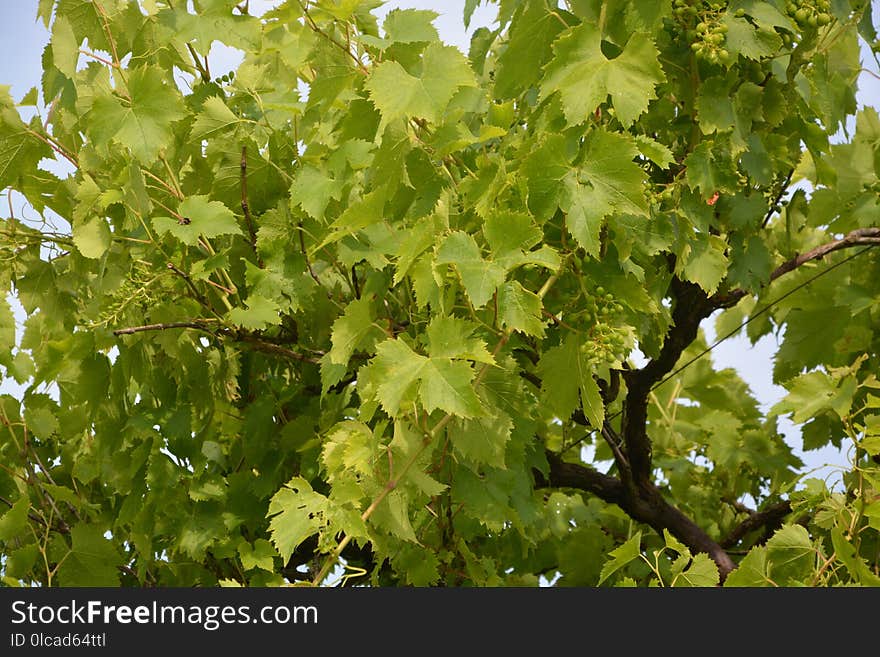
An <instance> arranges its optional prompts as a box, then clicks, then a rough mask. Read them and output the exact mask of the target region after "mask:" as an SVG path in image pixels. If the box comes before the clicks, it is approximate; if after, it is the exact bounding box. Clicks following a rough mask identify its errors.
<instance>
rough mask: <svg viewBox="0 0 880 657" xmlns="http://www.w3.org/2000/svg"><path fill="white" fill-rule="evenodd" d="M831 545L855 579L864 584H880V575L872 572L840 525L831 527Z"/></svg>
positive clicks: (839, 559) (838, 558)
mask: <svg viewBox="0 0 880 657" xmlns="http://www.w3.org/2000/svg"><path fill="white" fill-rule="evenodd" d="M831 545H832V546H833V547H834V554H835V555H836V556H837V560H838V561H840V562H841V563H842V564H843V565H844V566H846V569H847V571H848V572H849V574H850V577H852V579H853V581H855V582H858V583H859V584H861V585H862V586H880V577H878V576H877V575H875V574H874V573H873V572H871V569H870V568H869V567H868V564H866V563H865V560H864V559H863V558H862V556H861V555H860V554H859V553H858V550H857V549H856V546H855V545H853V544H852V542H851V541H848V540H847V539H846V537H845V536H844V535H843V530H842V529H841V528H840V527H832V528H831Z"/></svg>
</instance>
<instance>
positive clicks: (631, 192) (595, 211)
mask: <svg viewBox="0 0 880 657" xmlns="http://www.w3.org/2000/svg"><path fill="white" fill-rule="evenodd" d="M636 155H638V150H637V149H636V147H635V145H634V144H633V143H632V142H631V141H630V140H629V139H627V138H626V137H622V136H620V135H617V134H613V133H610V132H606V131H605V130H595V131H593V132H592V133H590V135H589V136H588V137H587V140H586V152H585V155H584V162H583V164H582V165H581V167H580V169H578V170H577V171H576V172H572V173H570V174H568V175H566V177H565V179H564V181H563V182H564V193H563V194H562V198H561V199H560V207H561V208H562V209H563V210H564V211H565V212H566V213H567V215H568V217H567V222H566V225H567V227H568V230H569V232H570V233H571V234H572V236H573V237H574V238H575V239H576V240H577V241H578V244H580V245H581V246H582V247H583V248H584V250H585V251H587V253H589V254H590V255H592V256H594V257H595V256H598V255H599V234H600V231H601V229H602V224H603V221H604V219H605V218H606V217H607V216H609V215H610V214H612V213H622V214H629V215H635V216H644V217H647V216H648V206H647V202H646V201H645V195H644V191H643V188H644V180H645V172H644V171H643V170H642V168H641V167H639V165H638V164H636V163H635V162H633V158H635V157H636Z"/></svg>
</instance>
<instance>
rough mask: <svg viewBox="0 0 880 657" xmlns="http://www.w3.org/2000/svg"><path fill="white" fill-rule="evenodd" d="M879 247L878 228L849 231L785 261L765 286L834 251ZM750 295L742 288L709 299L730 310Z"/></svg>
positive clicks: (775, 270) (713, 304) (718, 306)
mask: <svg viewBox="0 0 880 657" xmlns="http://www.w3.org/2000/svg"><path fill="white" fill-rule="evenodd" d="M877 245H880V228H875V227H871V228H857V229H855V230H853V231H850V232H849V233H847V234H846V235H845V236H843V237H841V238H840V239H837V240H833V241H831V242H827V243H826V244H822V245H820V246H817V247H815V248H813V249H810V250H809V251H807V252H806V253H801V254H798V255H796V256H795V257H794V258H791V259H789V260H786V261H785V262H783V263H782V264H781V265H779V266H778V267H777V268H776V269H774V270H773V272H772V273H771V274H770V279H769V280H768V281H767V284H770V283H772V282H773V281H775V280H776V279H778V278H781V277H782V276H785V275H786V274H788V273H790V272H793V271H794V270H795V269H797V268H798V267H801V266H802V265H805V264H806V263H808V262H811V261H813V260H821V259H822V258H824V257H825V256H827V255H828V254H830V253H833V252H835V251H840V250H841V249H849V248H852V247H854V246H877ZM749 294H750V293H749V292H748V291H747V290H744V289H742V288H737V289H736V290H731V291H729V292H726V293H724V294H716V295H714V296H713V297H712V298H711V299H710V302H711V303H712V306H713V307H714V308H730V307H732V306H735V305H736V304H737V303H738V302H739V301H740V299H742V298H743V297H746V296H748V295H749Z"/></svg>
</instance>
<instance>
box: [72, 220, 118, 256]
mask: <svg viewBox="0 0 880 657" xmlns="http://www.w3.org/2000/svg"><path fill="white" fill-rule="evenodd" d="M112 239H113V236H112V234H111V233H110V226H108V225H107V221H106V220H105V219H103V218H102V217H90V218H89V219H86V220H85V221H76V222H74V224H73V243H74V245H75V246H76V248H77V250H78V251H79V252H80V253H81V254H82V255H83V256H84V257H86V258H92V259H97V258H100V257H102V256H103V255H104V254H105V253H106V252H107V249H109V248H110V243H111V241H112Z"/></svg>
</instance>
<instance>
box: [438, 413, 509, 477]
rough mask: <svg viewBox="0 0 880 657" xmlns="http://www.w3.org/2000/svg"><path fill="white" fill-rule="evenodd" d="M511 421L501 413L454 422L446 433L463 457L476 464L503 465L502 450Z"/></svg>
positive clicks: (504, 447) (505, 445) (499, 466)
mask: <svg viewBox="0 0 880 657" xmlns="http://www.w3.org/2000/svg"><path fill="white" fill-rule="evenodd" d="M512 429H513V421H512V420H511V419H510V418H509V417H508V416H507V415H504V414H503V413H499V414H497V415H493V416H490V417H486V418H479V419H475V420H461V421H460V422H457V423H455V424H454V425H453V426H452V427H451V428H450V429H449V430H448V435H449V439H450V441H452V446H453V447H454V448H455V450H456V451H457V452H458V453H459V454H460V455H461V456H463V457H464V458H466V459H468V460H470V461H471V462H472V463H474V464H476V465H481V464H487V465H491V466H493V467H497V468H503V467H504V452H505V450H506V449H507V442H508V440H510V433H511V430H512Z"/></svg>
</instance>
